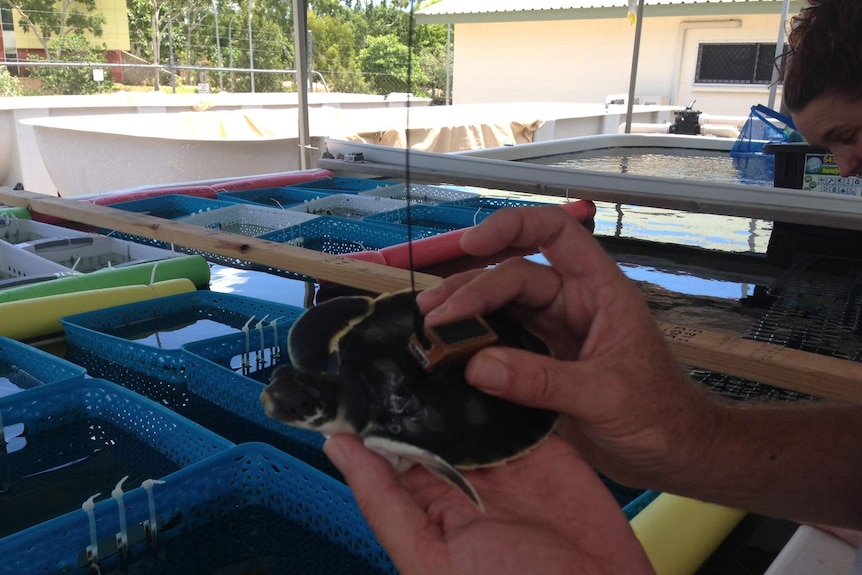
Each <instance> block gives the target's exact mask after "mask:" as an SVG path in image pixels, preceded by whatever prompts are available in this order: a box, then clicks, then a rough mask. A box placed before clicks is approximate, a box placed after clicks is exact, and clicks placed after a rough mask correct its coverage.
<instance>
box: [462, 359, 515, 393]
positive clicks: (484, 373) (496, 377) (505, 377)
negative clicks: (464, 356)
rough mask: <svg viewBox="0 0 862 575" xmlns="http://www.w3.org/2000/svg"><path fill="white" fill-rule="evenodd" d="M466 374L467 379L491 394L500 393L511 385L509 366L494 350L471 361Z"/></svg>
mask: <svg viewBox="0 0 862 575" xmlns="http://www.w3.org/2000/svg"><path fill="white" fill-rule="evenodd" d="M465 375H466V376H467V381H469V382H470V383H472V384H473V385H475V386H476V387H477V388H479V389H481V390H482V391H484V392H486V393H490V394H491V395H500V394H502V393H503V392H504V391H505V390H506V388H507V387H509V368H508V367H506V364H505V363H503V362H502V361H500V359H499V358H497V357H496V356H495V355H494V353H493V352H485V353H483V354H482V355H481V356H478V357H477V358H476V359H475V360H474V361H472V362H470V364H469V366H468V368H467V372H466V374H465Z"/></svg>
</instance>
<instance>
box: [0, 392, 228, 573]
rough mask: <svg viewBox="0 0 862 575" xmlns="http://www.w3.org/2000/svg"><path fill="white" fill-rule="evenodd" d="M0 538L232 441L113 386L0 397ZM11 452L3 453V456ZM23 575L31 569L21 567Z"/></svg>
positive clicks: (188, 462)
mask: <svg viewBox="0 0 862 575" xmlns="http://www.w3.org/2000/svg"><path fill="white" fill-rule="evenodd" d="M0 419H2V425H3V426H5V430H6V432H5V435H6V442H7V443H8V445H7V446H6V449H5V450H4V456H3V457H2V458H0V483H4V482H5V483H7V484H8V485H7V487H8V489H6V490H2V491H3V492H0V537H3V536H6V535H10V534H12V533H14V532H17V531H20V530H22V529H24V528H28V527H30V526H33V525H36V524H38V523H40V522H42V521H45V520H47V519H50V518H52V517H57V516H59V515H61V514H63V513H66V512H68V511H72V510H74V509H76V508H77V509H80V505H81V503H83V502H84V501H85V500H86V499H87V498H88V497H89V496H91V495H94V494H96V493H100V492H101V493H102V495H103V496H109V494H110V493H111V490H112V489H113V488H114V487H115V486H116V484H117V482H118V481H119V480H120V479H122V478H123V477H124V476H126V475H128V476H129V479H128V480H127V482H126V483H124V485H123V488H124V489H125V490H130V489H133V488H136V487H138V486H139V485H140V484H141V482H142V481H143V480H145V479H150V478H158V477H161V476H164V475H167V474H169V473H173V472H174V471H176V470H178V469H180V468H181V467H185V466H188V465H191V464H193V463H195V462H197V461H200V460H201V459H204V458H206V457H209V456H210V455H213V454H215V453H217V452H219V451H223V450H225V449H228V448H229V447H231V446H232V445H233V444H232V443H231V442H229V441H228V440H226V439H224V438H222V437H220V436H218V435H216V434H215V433H213V432H211V431H209V430H207V429H204V428H203V427H201V426H199V425H196V424H194V423H192V422H191V421H189V420H187V419H185V418H183V417H180V416H179V415H177V414H176V413H173V412H172V411H170V410H168V409H166V408H164V407H162V406H160V405H158V404H156V403H154V402H152V401H149V400H148V399H145V398H143V397H141V396H139V395H137V394H135V393H132V392H131V391H129V390H126V389H123V388H122V387H120V386H118V385H114V384H113V383H111V382H108V381H104V380H99V379H88V380H86V381H73V380H69V381H65V382H61V383H55V384H52V385H46V386H43V387H40V388H36V389H30V390H27V391H25V392H22V393H17V394H15V395H10V396H7V397H3V398H0ZM7 450H8V454H7V453H6V451H7ZM24 572H31V571H29V570H25V571H24Z"/></svg>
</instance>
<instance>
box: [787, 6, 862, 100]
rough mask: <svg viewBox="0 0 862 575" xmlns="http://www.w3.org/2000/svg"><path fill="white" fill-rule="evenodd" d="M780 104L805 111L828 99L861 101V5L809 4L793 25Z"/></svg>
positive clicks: (792, 21)
mask: <svg viewBox="0 0 862 575" xmlns="http://www.w3.org/2000/svg"><path fill="white" fill-rule="evenodd" d="M788 43H789V49H788V51H787V52H786V53H785V55H786V56H787V68H786V70H785V74H784V103H785V104H786V105H787V108H788V109H789V110H790V111H791V112H798V111H800V110H802V109H804V108H805V107H806V106H807V105H808V104H809V103H811V101H812V100H814V99H816V98H819V97H820V96H822V95H824V94H826V93H833V94H834V95H836V96H841V97H845V98H850V99H854V100H855V99H862V2H860V1H859V0H808V5H807V6H806V7H805V8H803V9H802V10H801V11H800V12H799V14H798V15H796V16H794V17H793V19H792V20H791V32H790V35H789V38H788Z"/></svg>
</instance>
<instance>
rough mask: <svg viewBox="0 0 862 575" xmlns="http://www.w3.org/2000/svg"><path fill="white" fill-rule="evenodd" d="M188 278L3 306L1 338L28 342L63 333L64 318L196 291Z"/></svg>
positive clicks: (0, 324)
mask: <svg viewBox="0 0 862 575" xmlns="http://www.w3.org/2000/svg"><path fill="white" fill-rule="evenodd" d="M195 289H196V288H195V285H194V284H193V283H192V282H191V281H190V280H188V279H186V278H179V279H172V280H166V281H161V282H156V283H154V284H150V285H130V286H119V287H111V288H102V289H94V290H89V291H84V292H75V293H66V294H58V295H52V296H45V297H38V298H32V299H25V300H20V301H13V302H7V303H2V304H0V335H3V336H6V337H9V338H12V339H17V340H28V339H34V338H39V337H45V336H49V335H53V334H57V333H61V332H62V331H63V325H62V324H61V323H60V318H63V317H66V316H67V315H74V314H77V313H84V312H88V311H93V310H97V309H104V308H106V307H112V306H116V305H123V304H127V303H134V302H139V301H145V300H149V299H155V298H158V297H165V296H169V295H176V294H181V293H186V292H191V291H195Z"/></svg>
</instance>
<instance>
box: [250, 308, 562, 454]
mask: <svg viewBox="0 0 862 575" xmlns="http://www.w3.org/2000/svg"><path fill="white" fill-rule="evenodd" d="M414 309H415V296H414V294H412V293H411V292H409V291H402V292H396V293H392V294H384V295H382V296H380V297H378V298H377V299H371V298H368V297H361V296H355V297H340V298H335V299H332V300H329V301H327V302H325V303H323V304H320V305H318V306H316V307H314V308H311V309H309V310H308V311H306V312H305V313H304V314H303V315H302V316H301V317H300V318H299V319H298V320H297V321H296V322H295V324H294V325H293V327H292V328H291V331H290V335H289V338H288V348H289V353H290V358H291V363H292V367H285V368H280V369H279V370H277V371H276V372H275V373H274V374H273V377H272V379H271V382H270V386H269V387H268V388H267V391H265V392H264V394H265V395H266V394H269V397H268V398H266V399H265V400H264V404H265V405H267V412H268V413H269V414H270V415H271V416H273V417H275V418H277V419H281V420H283V421H285V422H287V423H293V424H299V425H301V426H302V427H307V428H317V429H321V430H322V431H324V432H325V433H326V432H327V431H328V432H335V431H345V430H348V431H351V432H353V433H356V434H357V435H359V436H361V437H363V438H365V439H366V441H367V440H368V439H369V438H371V439H377V440H383V441H384V442H385V443H386V444H387V445H402V446H408V447H415V448H418V449H419V450H422V451H426V452H430V453H432V454H435V455H436V456H438V457H440V458H442V459H443V460H445V461H446V462H447V463H449V464H450V465H452V466H455V467H461V468H472V467H479V466H485V465H494V464H499V463H502V462H504V461H506V460H508V459H511V458H514V457H517V456H519V455H522V454H524V453H525V452H527V451H528V450H529V449H530V448H531V447H533V446H534V445H536V444H538V443H539V442H541V441H542V440H543V439H544V438H545V437H547V435H548V434H549V433H550V432H551V431H552V430H553V428H554V425H555V423H556V420H557V414H556V413H555V412H551V411H547V410H543V409H536V408H530V407H525V406H522V405H518V404H514V403H511V402H508V401H506V400H503V399H500V398H498V397H493V396H491V395H488V394H486V393H483V392H481V391H479V390H477V389H476V388H474V387H472V386H471V385H469V384H467V382H466V380H465V379H464V365H455V366H451V367H446V368H441V369H438V370H435V371H432V372H430V373H427V372H425V371H424V370H423V369H422V368H421V367H420V365H419V364H418V363H417V361H416V359H415V358H414V357H413V355H412V354H411V353H410V351H409V350H408V345H407V342H408V339H409V337H410V335H411V334H413V332H414ZM485 319H486V321H487V322H488V324H489V325H490V327H491V328H492V329H493V330H494V331H495V332H496V333H497V335H498V336H499V345H504V346H510V347H517V348H521V349H526V350H529V351H533V352H536V353H542V354H548V353H549V351H548V348H547V346H546V345H545V344H544V343H543V342H542V341H541V340H540V339H539V338H538V337H536V336H535V335H534V334H533V333H531V332H530V331H528V330H527V329H525V328H524V327H523V326H521V325H520V324H518V323H517V322H515V321H513V320H512V319H511V318H509V317H508V316H507V315H505V314H504V313H501V312H498V313H494V314H491V315H489V316H486V317H485ZM279 390H281V391H282V392H279ZM287 390H290V391H289V392H287ZM309 393H310V395H309ZM300 396H301V397H300ZM291 402H292V404H291ZM333 403H334V404H335V405H333ZM288 404H290V405H288ZM324 404H325V405H324Z"/></svg>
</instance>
